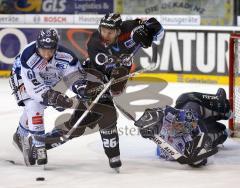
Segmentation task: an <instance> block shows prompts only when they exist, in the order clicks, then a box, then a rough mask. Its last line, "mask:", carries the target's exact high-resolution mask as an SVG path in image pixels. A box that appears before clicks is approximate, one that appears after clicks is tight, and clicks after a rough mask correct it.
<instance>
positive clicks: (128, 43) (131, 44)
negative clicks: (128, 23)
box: [124, 39, 136, 48]
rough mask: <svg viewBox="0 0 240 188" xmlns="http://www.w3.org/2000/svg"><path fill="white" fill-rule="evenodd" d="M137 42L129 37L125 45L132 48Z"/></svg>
mask: <svg viewBox="0 0 240 188" xmlns="http://www.w3.org/2000/svg"><path fill="white" fill-rule="evenodd" d="M135 44H136V43H135V42H134V41H133V40H132V39H129V40H127V41H126V42H124V45H125V46H126V47H127V48H132V47H133V46H134V45H135Z"/></svg>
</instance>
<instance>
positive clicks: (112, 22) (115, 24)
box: [99, 13, 122, 29]
mask: <svg viewBox="0 0 240 188" xmlns="http://www.w3.org/2000/svg"><path fill="white" fill-rule="evenodd" d="M121 25H122V19H121V16H120V14H115V13H108V14H106V15H105V16H104V17H103V18H102V19H101V21H100V24H99V26H103V27H107V28H110V29H119V28H120V27H121Z"/></svg>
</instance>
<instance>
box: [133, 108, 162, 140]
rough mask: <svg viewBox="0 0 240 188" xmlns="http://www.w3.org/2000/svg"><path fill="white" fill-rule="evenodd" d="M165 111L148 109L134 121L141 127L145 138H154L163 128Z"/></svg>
mask: <svg viewBox="0 0 240 188" xmlns="http://www.w3.org/2000/svg"><path fill="white" fill-rule="evenodd" d="M163 115H164V114H163V112H162V111H161V110H160V109H146V110H145V112H144V114H143V115H142V116H141V117H140V118H139V119H138V120H137V121H136V122H135V123H134V125H135V126H137V127H139V131H140V134H141V136H142V137H143V138H153V137H154V135H155V134H159V132H160V130H161V128H162V122H161V121H162V118H163Z"/></svg>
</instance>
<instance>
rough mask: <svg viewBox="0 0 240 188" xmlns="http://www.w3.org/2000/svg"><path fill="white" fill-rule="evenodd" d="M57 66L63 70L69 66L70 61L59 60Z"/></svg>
mask: <svg viewBox="0 0 240 188" xmlns="http://www.w3.org/2000/svg"><path fill="white" fill-rule="evenodd" d="M56 67H57V68H58V69H61V70H63V69H66V68H67V67H68V63H66V62H60V61H58V62H57V63H56Z"/></svg>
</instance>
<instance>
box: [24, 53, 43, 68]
mask: <svg viewBox="0 0 240 188" xmlns="http://www.w3.org/2000/svg"><path fill="white" fill-rule="evenodd" d="M39 59H40V57H39V56H38V55H37V54H33V55H32V56H31V57H30V58H29V59H28V61H27V65H28V66H29V67H30V68H33V67H34V66H35V65H36V64H37V63H38V61H39Z"/></svg>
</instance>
